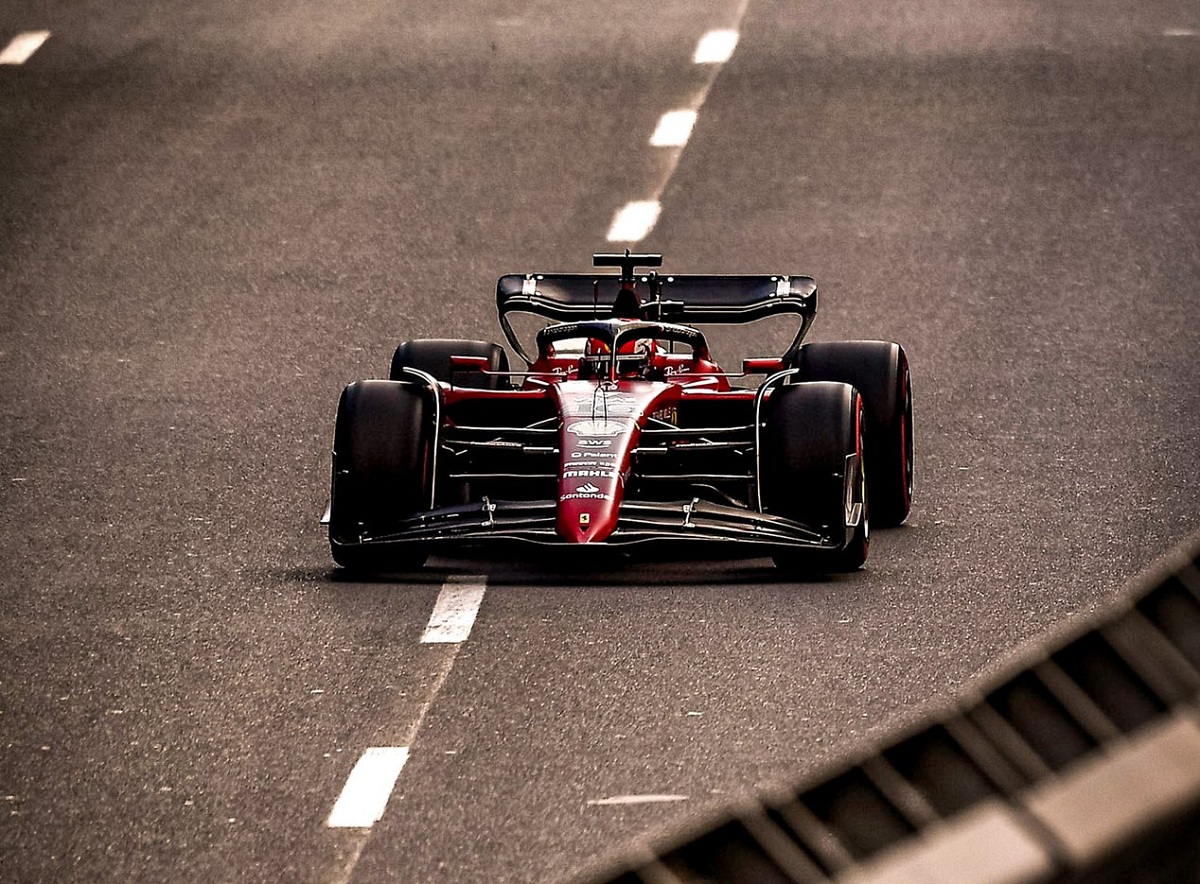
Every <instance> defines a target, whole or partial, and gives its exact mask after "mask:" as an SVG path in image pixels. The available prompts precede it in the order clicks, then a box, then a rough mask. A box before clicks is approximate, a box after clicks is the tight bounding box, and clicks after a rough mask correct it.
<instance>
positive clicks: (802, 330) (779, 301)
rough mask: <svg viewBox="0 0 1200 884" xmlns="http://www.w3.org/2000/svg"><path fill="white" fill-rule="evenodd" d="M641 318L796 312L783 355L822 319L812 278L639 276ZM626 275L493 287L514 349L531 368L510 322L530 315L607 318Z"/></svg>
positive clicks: (537, 277)
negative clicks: (795, 326)
mask: <svg viewBox="0 0 1200 884" xmlns="http://www.w3.org/2000/svg"><path fill="white" fill-rule="evenodd" d="M635 284H636V291H637V294H638V297H639V299H640V300H641V317H640V318H641V319H644V320H657V321H660V322H672V323H676V324H680V325H738V324H741V323H747V322H756V321H758V320H760V319H766V318H767V317H770V316H778V315H781V314H786V313H791V314H794V315H795V316H797V317H799V328H798V329H797V331H796V336H795V338H794V339H793V341H792V343H791V345H790V346H789V347H788V348H787V350H786V351H785V353H784V356H785V357H789V356H791V355H792V354H793V353H795V352H796V350H797V349H799V347H800V342H801V341H802V340H803V339H804V336H805V335H806V334H807V333H808V329H809V327H810V326H811V325H812V323H813V319H814V318H815V317H816V313H817V284H816V283H815V282H814V281H813V279H812V277H809V276H781V275H775V276H726V275H722V276H714V275H701V274H671V275H669V276H668V275H659V274H657V273H653V274H647V275H639V276H638V277H637V278H636V280H635ZM620 290H621V277H619V276H607V275H606V276H597V275H594V274H589V273H526V274H519V273H510V274H508V275H506V276H502V277H500V280H499V281H498V282H497V283H496V309H497V311H498V313H499V320H500V327H501V329H503V331H504V336H505V337H506V338H507V339H508V342H509V344H511V345H512V348H513V349H514V350H515V351H516V352H517V353H518V354H520V356H521V357H522V358H523V359H524V360H525V361H526V362H530V363H532V362H533V361H534V359H531V358H530V356H529V354H528V353H526V352H525V349H524V347H522V345H521V342H520V341H519V340H518V339H517V336H516V334H515V333H514V332H513V330H512V326H511V324H510V323H509V321H508V318H507V317H508V314H510V313H530V314H534V315H536V316H542V317H545V318H546V319H552V320H557V321H559V322H575V321H579V320H587V319H607V318H609V317H610V316H611V315H612V306H613V302H614V301H615V300H616V298H617V295H618V293H619V292H620Z"/></svg>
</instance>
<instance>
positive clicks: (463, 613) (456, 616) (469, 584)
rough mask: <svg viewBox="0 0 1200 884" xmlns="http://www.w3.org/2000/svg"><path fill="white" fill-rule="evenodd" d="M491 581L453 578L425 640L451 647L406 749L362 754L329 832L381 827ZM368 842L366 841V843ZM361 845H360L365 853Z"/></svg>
mask: <svg viewBox="0 0 1200 884" xmlns="http://www.w3.org/2000/svg"><path fill="white" fill-rule="evenodd" d="M486 589H487V579H486V578H484V577H482V576H464V577H452V578H450V579H449V580H447V581H446V582H445V583H444V584H443V585H442V589H441V592H439V593H438V597H437V601H435V602H434V604H433V614H432V615H431V616H430V618H429V624H428V626H426V627H425V632H424V634H423V635H422V636H421V643H422V644H435V645H439V644H440V645H446V644H448V645H451V647H450V649H449V651H448V652H447V653H443V654H441V655H439V657H438V661H439V662H438V665H437V669H436V671H435V672H434V673H433V680H432V684H431V685H430V688H429V693H428V696H427V698H426V700H425V702H424V703H422V704H421V708H420V710H419V711H418V713H417V716H416V718H415V720H413V721H411V722H410V723H409V724H408V726H407V728H406V729H405V731H404V733H403V734H398V736H400V739H398V740H397V742H400V743H404V744H406V745H403V746H373V747H371V748H369V749H367V750H366V751H365V752H363V754H362V757H361V758H359V759H358V763H357V764H355V765H354V769H353V770H351V771H350V776H349V777H347V779H346V784H345V785H344V786H343V787H342V792H341V794H340V795H339V796H338V799H337V801H336V802H335V803H334V805H333V810H331V811H330V812H329V818H328V819H327V820H326V823H325V825H326V826H328V827H329V828H331V829H369V828H371V827H372V826H374V825H375V823H377V822H379V820H380V819H381V818H382V817H383V812H384V810H385V809H386V808H387V803H388V799H389V798H390V797H391V795H392V790H393V789H394V788H395V787H396V780H397V778H399V776H400V771H401V770H403V769H404V765H405V763H406V762H407V761H408V756H409V747H410V746H412V744H413V743H414V742H415V741H416V738H417V731H419V730H420V729H421V722H423V721H424V720H425V716H426V714H427V713H428V712H429V709H430V707H431V706H433V702H434V700H436V699H437V695H438V692H439V691H441V689H442V685H444V684H445V683H446V679H447V678H448V677H449V676H450V670H451V669H452V668H453V667H454V660H455V658H457V656H458V651H459V648H460V647H461V646H462V643H463V642H465V641H466V640H467V637H468V636H469V635H470V634H471V627H472V626H473V625H474V624H475V615H476V614H477V613H478V612H479V605H480V603H481V602H482V601H483V593H484V591H485V590H486ZM364 843H365V842H364ZM361 848H362V844H361V843H360V844H359V850H361ZM357 862H358V856H357V854H354V855H353V856H351V857H350V859H349V861H348V863H347V865H346V869H345V872H346V875H345V876H344V880H349V875H350V874H351V873H352V872H353V870H354V866H355V865H356V864H357Z"/></svg>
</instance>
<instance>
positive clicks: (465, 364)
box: [450, 356, 491, 371]
mask: <svg viewBox="0 0 1200 884" xmlns="http://www.w3.org/2000/svg"><path fill="white" fill-rule="evenodd" d="M450 365H452V366H453V367H454V368H458V369H467V370H468V371H487V370H488V369H489V368H490V367H491V360H489V359H488V358H487V357H486V356H451V357H450Z"/></svg>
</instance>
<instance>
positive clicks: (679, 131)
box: [607, 0, 749, 243]
mask: <svg viewBox="0 0 1200 884" xmlns="http://www.w3.org/2000/svg"><path fill="white" fill-rule="evenodd" d="M748 2H749V0H742V2H741V3H740V5H739V7H738V11H737V16H736V19H737V22H739V23H740V22H741V20H742V18H743V17H744V16H745V14H746V6H747V4H748ZM737 44H738V31H737V29H736V28H719V29H717V30H712V31H709V32H708V33H706V34H705V35H704V36H703V37H701V38H700V42H699V43H697V44H696V51H695V54H694V55H693V56H692V61H693V62H695V63H696V64H704V65H709V66H710V67H711V68H712V73H711V74H709V75H708V77H707V81H706V82H705V84H704V88H703V89H701V90H700V93H699V94H698V95H697V96H696V98H695V100H694V103H693V105H694V106H693V107H690V108H685V109H682V110H673V111H669V112H667V113H665V114H663V115H662V117H660V118H659V121H658V126H657V127H656V128H655V130H654V134H652V135H651V136H650V144H651V146H653V147H672V148H677V150H675V151H674V152H673V153H672V154H670V155H669V158H668V161H667V164H666V169H665V170H664V173H663V176H662V179H661V180H660V181H659V183H658V186H657V187H656V188H655V190H654V193H653V194H652V195H651V197H650V198H649V199H644V200H636V201H634V202H630V203H626V204H625V205H624V206H622V207H621V208H620V209H618V210H617V214H616V215H614V216H613V220H612V224H611V225H610V226H609V228H608V237H607V238H608V241H609V242H623V243H636V242H641V241H642V240H643V239H645V238H646V237H647V236H649V235H650V231H652V230H653V229H654V225H655V224H657V223H658V216H659V213H661V211H662V202H661V198H662V195H663V193H664V192H665V191H666V189H667V184H668V182H670V180H671V176H672V175H674V174H675V168H676V166H678V165H679V158H680V157H681V156H682V155H683V148H685V147H686V146H687V142H688V139H689V138H691V135H692V128H693V127H694V126H695V125H696V117H697V116H698V115H699V113H700V108H702V107H704V102H705V101H707V100H708V93H709V92H710V91H711V90H712V86H713V83H714V82H716V79H717V74H718V73H720V70H721V65H722V64H724V63H725V62H727V61H729V59H730V57H731V56H732V55H733V50H734V49H735V48H736V47H737Z"/></svg>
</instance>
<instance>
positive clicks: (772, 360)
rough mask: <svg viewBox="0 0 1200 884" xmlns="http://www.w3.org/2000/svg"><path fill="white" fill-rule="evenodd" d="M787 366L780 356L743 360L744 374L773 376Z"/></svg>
mask: <svg viewBox="0 0 1200 884" xmlns="http://www.w3.org/2000/svg"><path fill="white" fill-rule="evenodd" d="M784 368H786V366H785V365H784V364H783V359H781V358H780V357H778V356H754V357H751V358H750V359H743V360H742V374H773V373H774V372H777V371H783V370H784Z"/></svg>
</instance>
